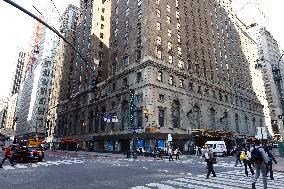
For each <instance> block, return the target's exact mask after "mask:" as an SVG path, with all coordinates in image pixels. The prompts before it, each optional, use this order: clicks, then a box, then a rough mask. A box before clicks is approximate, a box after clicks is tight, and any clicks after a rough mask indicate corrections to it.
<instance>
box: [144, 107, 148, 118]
mask: <svg viewBox="0 0 284 189" xmlns="http://www.w3.org/2000/svg"><path fill="white" fill-rule="evenodd" d="M143 112H144V116H145V118H148V115H149V112H148V109H147V108H145V109H144V111H143Z"/></svg>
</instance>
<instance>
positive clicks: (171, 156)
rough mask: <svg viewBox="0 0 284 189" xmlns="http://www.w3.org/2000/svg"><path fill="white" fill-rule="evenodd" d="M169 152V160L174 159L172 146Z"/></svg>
mask: <svg viewBox="0 0 284 189" xmlns="http://www.w3.org/2000/svg"><path fill="white" fill-rule="evenodd" d="M168 154H169V161H174V159H173V151H172V148H169V150H168Z"/></svg>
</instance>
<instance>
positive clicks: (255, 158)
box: [250, 140, 268, 189]
mask: <svg viewBox="0 0 284 189" xmlns="http://www.w3.org/2000/svg"><path fill="white" fill-rule="evenodd" d="M250 162H251V164H252V165H253V167H254V168H255V175H254V177H252V189H255V183H256V181H257V179H258V178H259V176H260V172H261V174H262V179H263V185H264V189H266V188H267V178H266V165H267V164H268V161H267V158H266V155H265V151H264V149H263V147H262V146H261V145H260V141H259V140H256V141H255V146H254V147H252V149H251V159H250Z"/></svg>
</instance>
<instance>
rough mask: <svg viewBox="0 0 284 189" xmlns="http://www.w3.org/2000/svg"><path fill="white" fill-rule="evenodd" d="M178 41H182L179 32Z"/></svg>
mask: <svg viewBox="0 0 284 189" xmlns="http://www.w3.org/2000/svg"><path fill="white" fill-rule="evenodd" d="M177 38H178V42H179V43H181V37H180V35H179V34H177Z"/></svg>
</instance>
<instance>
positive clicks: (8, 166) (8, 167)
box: [0, 159, 86, 171]
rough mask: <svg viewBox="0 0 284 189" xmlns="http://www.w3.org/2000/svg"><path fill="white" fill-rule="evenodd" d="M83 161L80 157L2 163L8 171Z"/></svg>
mask: <svg viewBox="0 0 284 189" xmlns="http://www.w3.org/2000/svg"><path fill="white" fill-rule="evenodd" d="M85 162H86V161H84V160H80V159H65V160H58V161H45V162H37V163H27V164H16V165H15V166H11V165H3V170H5V171H8V170H14V169H29V168H36V167H48V166H59V165H72V164H81V163H85ZM0 171H1V169H0Z"/></svg>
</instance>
